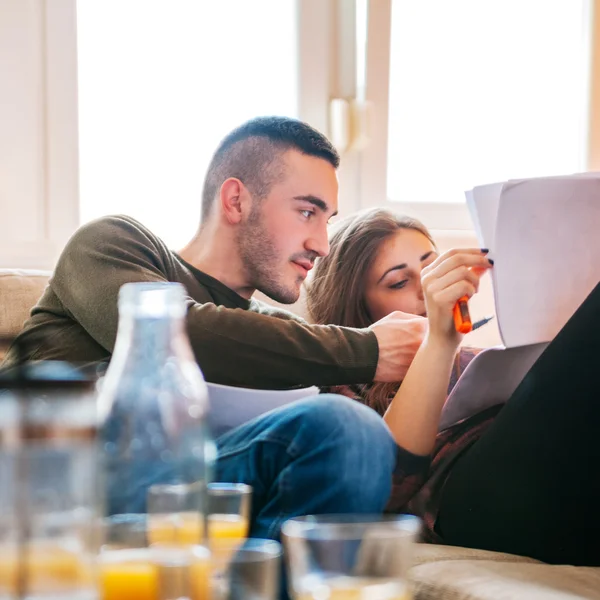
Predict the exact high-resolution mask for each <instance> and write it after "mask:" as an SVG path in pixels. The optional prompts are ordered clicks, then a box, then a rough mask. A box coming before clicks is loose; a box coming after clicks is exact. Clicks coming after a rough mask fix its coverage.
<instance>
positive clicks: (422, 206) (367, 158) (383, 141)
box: [360, 0, 600, 231]
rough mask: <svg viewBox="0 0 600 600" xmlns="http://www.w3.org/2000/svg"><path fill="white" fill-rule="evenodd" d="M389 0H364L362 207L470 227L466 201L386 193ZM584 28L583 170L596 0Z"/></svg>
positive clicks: (597, 52) (592, 159)
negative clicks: (365, 122)
mask: <svg viewBox="0 0 600 600" xmlns="http://www.w3.org/2000/svg"><path fill="white" fill-rule="evenodd" d="M392 2H393V0H368V36H367V50H366V71H367V75H366V103H367V107H368V113H369V132H368V135H369V139H370V143H369V145H368V146H367V147H366V148H365V149H364V151H363V153H362V159H361V177H360V180H361V192H360V197H361V199H362V200H361V207H363V208H367V207H372V206H385V207H387V208H393V209H395V210H397V211H400V212H404V213H407V214H410V215H411V216H414V217H416V218H418V219H420V220H421V221H423V222H424V223H425V224H426V225H427V226H428V228H430V229H431V230H433V231H472V230H473V225H472V222H471V218H470V215H469V211H468V208H467V205H466V202H465V203H459V202H398V201H392V200H390V199H389V197H388V193H387V172H388V127H389V83H390V54H391V20H392ZM589 27H590V30H589V32H588V35H589V39H590V79H589V98H588V109H587V112H588V117H587V118H588V144H587V169H588V170H600V0H592V2H591V14H590V22H589Z"/></svg>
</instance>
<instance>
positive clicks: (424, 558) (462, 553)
mask: <svg viewBox="0 0 600 600" xmlns="http://www.w3.org/2000/svg"><path fill="white" fill-rule="evenodd" d="M444 560H487V561H493V562H519V563H538V564H542V563H540V561H539V560H536V559H535V558H528V557H526V556H518V555H516V554H507V553H506V552H491V551H490V550H477V549H475V548H463V547H461V546H443V545H440V544H415V546H414V554H413V564H414V565H415V566H416V565H422V564H425V563H431V562H439V561H444Z"/></svg>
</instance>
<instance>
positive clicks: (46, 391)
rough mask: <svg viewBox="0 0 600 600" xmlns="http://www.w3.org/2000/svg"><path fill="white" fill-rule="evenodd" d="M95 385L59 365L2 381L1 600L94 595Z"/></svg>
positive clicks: (26, 368)
mask: <svg viewBox="0 0 600 600" xmlns="http://www.w3.org/2000/svg"><path fill="white" fill-rule="evenodd" d="M94 384H95V376H94V374H92V375H91V376H90V374H89V373H88V374H84V373H83V372H82V371H80V370H77V369H75V368H74V367H72V366H71V365H69V364H67V363H62V362H54V361H47V362H38V363H25V362H23V363H21V364H20V365H18V366H17V367H14V368H11V369H10V370H4V371H3V372H2V374H1V375H0V598H1V599H2V600H5V599H10V600H14V599H17V598H22V599H24V598H27V600H38V599H39V600H42V599H43V600H49V599H55V600H58V599H60V600H70V599H75V598H77V599H78V600H81V599H88V598H93V597H94V595H95V591H94V590H95V585H94V577H93V571H92V565H93V559H94V556H95V554H96V551H97V543H96V542H97V540H96V538H95V535H94V531H95V529H94V524H95V522H96V520H97V518H98V515H99V514H100V512H101V507H100V505H99V502H98V495H97V493H96V492H97V487H96V475H97V469H96V465H97V460H96V459H97V454H96V449H97V446H96V443H97V411H96V402H95V394H94Z"/></svg>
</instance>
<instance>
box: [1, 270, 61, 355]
mask: <svg viewBox="0 0 600 600" xmlns="http://www.w3.org/2000/svg"><path fill="white" fill-rule="evenodd" d="M50 275H51V273H50V272H48V271H34V270H30V269H23V270H20V269H0V335H2V336H6V335H8V336H14V335H16V334H17V333H18V332H19V331H20V330H21V328H22V327H23V323H24V322H25V320H26V319H27V318H28V317H29V312H30V311H31V309H32V308H33V306H34V305H35V303H36V302H37V301H38V299H39V298H40V296H41V295H42V292H43V291H44V288H45V287H46V285H47V283H48V279H49V278H50ZM2 355H3V348H2V347H1V345H0V359H1V358H2Z"/></svg>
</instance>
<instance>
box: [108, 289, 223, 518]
mask: <svg viewBox="0 0 600 600" xmlns="http://www.w3.org/2000/svg"><path fill="white" fill-rule="evenodd" d="M187 309H188V304H187V300H186V291H185V288H184V287H183V286H182V285H180V284H177V283H167V282H165V283H127V284H125V285H123V286H122V287H121V290H120V292H119V328H118V334H117V339H116V343H115V350H114V354H113V357H112V359H111V362H110V365H109V367H108V370H107V373H106V376H105V377H104V379H103V380H102V382H101V386H100V393H99V396H98V407H99V411H100V417H101V422H102V429H101V457H102V467H103V468H102V471H103V474H104V493H105V496H106V503H107V514H108V515H110V516H112V517H118V518H120V519H121V520H122V521H123V522H128V521H132V520H133V521H135V520H136V519H140V520H141V519H143V518H144V515H145V514H146V512H147V499H148V496H147V494H148V490H149V488H151V487H152V486H156V485H166V486H181V485H183V486H185V485H190V484H194V485H196V486H197V492H198V494H197V498H196V501H197V504H196V505H195V510H197V511H200V512H205V511H206V483H207V481H209V480H210V477H211V471H212V466H213V463H214V460H215V457H216V450H215V446H214V443H213V441H212V439H211V437H210V435H209V432H208V429H207V427H206V424H205V416H206V412H207V410H208V391H207V388H206V384H205V382H204V378H203V376H202V373H201V371H200V369H199V367H198V365H197V363H196V360H195V358H194V355H193V353H192V349H191V346H190V342H189V339H188V336H187V331H186V315H187Z"/></svg>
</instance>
